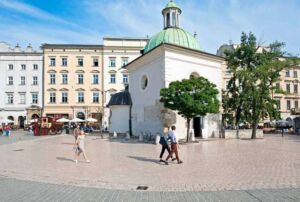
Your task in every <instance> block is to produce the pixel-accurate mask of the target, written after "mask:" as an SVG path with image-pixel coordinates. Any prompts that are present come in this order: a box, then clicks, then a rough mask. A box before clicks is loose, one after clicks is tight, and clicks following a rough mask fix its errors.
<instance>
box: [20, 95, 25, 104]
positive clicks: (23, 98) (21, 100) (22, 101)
mask: <svg viewBox="0 0 300 202" xmlns="http://www.w3.org/2000/svg"><path fill="white" fill-rule="evenodd" d="M20 104H26V102H25V94H24V93H22V94H20Z"/></svg>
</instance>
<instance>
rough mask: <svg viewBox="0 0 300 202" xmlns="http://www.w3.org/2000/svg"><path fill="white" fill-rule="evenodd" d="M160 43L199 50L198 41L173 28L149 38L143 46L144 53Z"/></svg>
mask: <svg viewBox="0 0 300 202" xmlns="http://www.w3.org/2000/svg"><path fill="white" fill-rule="evenodd" d="M162 43H169V44H174V45H178V46H182V47H185V48H190V49H195V50H200V46H199V44H198V41H197V39H196V38H195V37H194V36H193V35H192V34H190V33H188V32H187V31H185V30H183V29H181V28H177V27H174V28H167V29H164V30H163V31H161V32H159V33H157V34H156V35H154V36H153V37H151V38H150V40H149V41H148V43H147V45H146V46H145V49H144V53H147V52H149V51H150V50H152V49H154V48H155V47H157V46H159V45H160V44H162Z"/></svg>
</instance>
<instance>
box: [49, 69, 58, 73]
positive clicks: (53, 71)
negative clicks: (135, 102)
mask: <svg viewBox="0 0 300 202" xmlns="http://www.w3.org/2000/svg"><path fill="white" fill-rule="evenodd" d="M48 73H57V71H55V70H53V69H51V70H49V71H48Z"/></svg>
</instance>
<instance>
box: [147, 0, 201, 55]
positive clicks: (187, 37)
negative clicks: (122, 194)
mask: <svg viewBox="0 0 300 202" xmlns="http://www.w3.org/2000/svg"><path fill="white" fill-rule="evenodd" d="M181 13H182V11H181V9H180V7H179V6H178V5H177V4H176V3H175V2H174V0H170V1H169V3H168V4H167V5H166V7H165V8H164V9H163V10H162V15H163V18H164V29H163V31H161V32H159V33H157V34H156V35H154V36H153V37H151V38H150V40H149V41H148V43H147V45H146V46H145V49H144V53H147V52H149V51H150V50H152V49H154V48H155V47H157V46H159V45H160V44H163V43H169V44H174V45H177V46H182V47H185V48H190V49H194V50H200V46H199V44H198V42H197V39H196V38H195V37H194V36H193V35H192V34H190V33H189V32H187V31H185V30H183V29H181V28H180V14H181Z"/></svg>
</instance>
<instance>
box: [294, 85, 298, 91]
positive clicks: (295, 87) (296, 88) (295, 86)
mask: <svg viewBox="0 0 300 202" xmlns="http://www.w3.org/2000/svg"><path fill="white" fill-rule="evenodd" d="M294 93H298V84H295V85H294Z"/></svg>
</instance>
